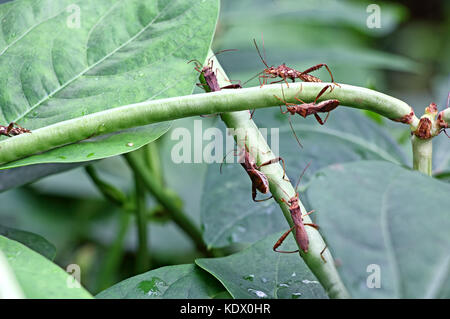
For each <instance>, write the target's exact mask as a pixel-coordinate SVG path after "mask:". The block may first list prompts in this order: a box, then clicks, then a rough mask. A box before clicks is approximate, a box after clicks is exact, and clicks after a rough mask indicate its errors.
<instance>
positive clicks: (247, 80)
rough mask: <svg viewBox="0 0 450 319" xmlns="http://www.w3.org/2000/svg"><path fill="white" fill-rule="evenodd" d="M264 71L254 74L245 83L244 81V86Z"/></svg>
mask: <svg viewBox="0 0 450 319" xmlns="http://www.w3.org/2000/svg"><path fill="white" fill-rule="evenodd" d="M263 73H264V71H261V72H259V73H257V74H255V75H254V76H252V77H251V78H250V79H248V80H247V81H245V82H244V83H242V86H244V85H246V84H247V83H248V82H250V81H251V80H253V79H254V78H256V77H257V76H258V75H260V74H263Z"/></svg>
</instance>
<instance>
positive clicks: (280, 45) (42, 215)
mask: <svg viewBox="0 0 450 319" xmlns="http://www.w3.org/2000/svg"><path fill="white" fill-rule="evenodd" d="M370 3H371V2H370V1H369V2H365V1H344V0H340V1H333V0H320V1H313V0H302V1H296V0H258V1H256V0H247V1H238V0H224V1H222V6H221V14H220V20H219V22H218V25H217V30H216V36H215V39H214V43H213V50H214V51H218V50H222V49H237V50H238V51H237V52H227V53H224V54H222V55H220V56H219V60H220V61H221V63H222V66H223V67H224V69H225V70H226V71H227V74H228V76H229V77H230V78H231V79H240V80H241V81H242V82H245V81H246V80H247V79H249V78H251V77H252V76H254V75H256V74H257V73H258V72H260V71H261V70H262V69H263V67H264V65H263V64H262V62H261V61H260V59H259V57H258V55H257V52H256V50H255V48H254V45H253V38H255V39H256V40H257V41H258V43H260V44H261V43H262V41H261V36H263V38H264V48H265V52H266V57H267V63H268V64H269V65H279V64H281V63H283V62H285V63H287V64H288V65H289V66H291V67H293V68H295V69H298V70H304V69H306V68H308V67H310V66H312V65H315V64H318V63H327V64H328V65H329V66H330V68H331V70H332V72H333V75H334V77H335V79H336V81H337V82H342V83H347V84H352V85H358V86H364V87H369V88H373V89H376V90H378V91H381V92H383V93H386V94H389V95H392V96H395V97H398V98H400V99H402V100H404V101H406V102H407V103H409V104H410V105H411V106H413V107H414V109H415V111H416V113H417V114H418V115H421V114H422V113H423V110H424V108H425V107H426V106H428V104H429V103H430V102H435V103H437V104H438V107H439V109H440V110H441V109H443V108H444V107H445V105H446V102H447V94H448V91H449V88H450V59H449V58H448V52H450V41H449V40H450V2H449V1H427V2H419V1H417V2H411V1H407V0H404V1H397V2H386V3H384V2H377V4H378V5H380V8H381V28H374V29H370V28H368V27H367V25H366V19H367V17H368V16H369V15H370V13H367V12H366V8H367V6H368V5H369V4H370ZM260 47H261V46H260ZM314 75H317V76H319V77H320V78H322V79H323V80H324V81H328V79H329V75H328V73H327V72H326V70H320V71H317V72H316V73H314ZM254 85H259V84H258V79H257V78H255V79H254V80H252V81H251V82H249V83H247V84H246V86H254ZM195 92H200V90H197V89H196V90H195ZM355 112H359V111H355ZM260 114H261V113H260ZM366 115H367V116H368V117H369V118H370V119H371V120H373V121H374V123H376V124H377V125H379V126H380V127H382V128H383V129H386V130H387V131H388V132H389V133H390V134H392V136H393V138H394V139H396V140H397V141H398V142H399V143H400V144H401V145H402V146H403V148H404V151H405V153H406V154H410V144H409V139H408V138H409V132H408V130H407V129H405V127H404V126H401V125H399V124H397V123H394V122H390V121H387V120H385V119H382V118H380V117H378V116H376V115H374V114H366ZM258 116H261V115H258V112H257V113H256V119H258ZM332 116H333V114H332ZM195 119H198V118H195ZM213 125H215V119H212V118H205V119H203V127H204V128H206V127H208V126H213ZM192 126H193V121H192V118H191V119H184V120H179V121H177V122H175V123H174V126H173V128H176V127H187V128H189V129H192ZM170 136H171V132H169V133H168V134H166V135H165V136H163V137H162V138H161V139H160V140H158V141H157V142H156V143H157V145H158V147H159V149H160V159H161V161H162V166H163V176H164V180H165V183H166V185H167V186H168V187H170V188H171V189H173V190H174V191H175V192H177V193H178V194H179V196H180V197H181V198H182V199H183V204H184V210H185V211H186V212H188V213H189V215H190V216H191V217H192V218H193V219H194V220H195V221H196V222H197V224H198V225H199V227H200V210H201V198H202V190H203V183H204V176H205V174H206V170H207V164H179V165H176V164H174V163H172V162H171V161H170V151H171V146H172V145H173V144H174V142H173V141H171V139H170ZM446 139H447V137H446V136H445V135H442V134H441V136H438V137H437V138H436V140H435V143H434V145H435V153H434V158H433V160H434V165H435V166H434V167H447V166H448V165H449V164H448V163H449V161H450V159H449V147H450V146H449V144H448V141H447V140H446ZM282 152H283V150H282V149H281V153H282ZM94 165H95V168H96V169H97V170H98V172H99V174H100V175H101V177H102V178H103V179H105V180H107V181H109V182H110V183H112V184H114V185H116V186H117V187H119V188H120V189H122V190H123V191H124V192H127V193H131V192H132V189H133V179H132V174H131V172H130V171H129V169H128V167H127V165H126V164H125V163H124V160H123V159H122V158H121V157H115V158H110V159H106V160H102V161H99V162H96V163H95V164H94ZM1 174H2V175H0V177H1V181H2V184H3V185H1V186H2V187H3V188H4V187H5V184H7V178H6V177H5V176H6V175H5V172H2V173H1ZM6 186H7V185H6ZM248 196H249V197H250V192H249V194H248ZM147 200H148V204H149V207H155V206H156V205H155V203H154V201H153V199H152V198H151V197H148V199H147ZM0 202H1V206H0V220H1V224H2V225H4V226H8V227H13V228H18V229H21V230H27V231H31V232H34V233H37V234H40V235H42V236H43V237H45V238H46V239H48V240H49V241H50V242H51V243H53V244H54V245H55V246H56V248H57V254H56V258H55V261H56V262H57V263H58V264H59V265H60V266H61V267H63V268H65V267H66V266H67V265H69V264H73V263H76V264H79V265H80V266H81V269H82V274H81V279H82V283H83V284H84V286H85V287H86V288H87V289H88V290H90V291H91V292H92V293H94V294H95V293H97V292H99V291H100V290H102V289H104V288H106V287H108V286H110V285H111V284H113V283H116V282H118V281H120V280H122V279H125V278H128V277H130V276H132V275H135V274H136V267H135V256H136V250H137V231H136V227H135V222H134V216H133V215H132V214H128V213H126V214H124V213H123V212H122V211H121V210H120V209H118V208H117V207H116V206H114V205H112V204H111V203H109V202H107V201H106V200H105V199H104V198H103V197H102V196H101V194H100V193H99V192H98V191H97V189H96V188H95V187H94V185H93V184H92V182H91V181H90V179H89V177H88V176H87V175H86V173H85V171H84V169H83V168H82V167H81V168H76V169H73V170H69V171H67V172H65V173H61V174H57V175H52V176H49V177H46V178H43V179H41V180H39V181H37V182H34V183H31V184H28V185H25V186H22V187H20V188H16V189H13V190H8V191H5V192H3V193H1V194H0ZM280 215H281V214H280ZM148 233H149V243H148V245H149V249H150V256H151V268H158V267H161V266H164V265H172V264H180V263H189V262H192V261H193V259H194V258H195V257H198V256H200V254H199V253H198V252H197V251H196V249H195V247H194V245H193V244H192V242H191V241H190V239H189V238H188V237H187V236H186V235H185V234H184V233H183V232H182V231H180V230H179V229H178V228H177V226H175V225H174V224H173V223H172V222H171V221H170V220H169V219H168V218H166V217H164V214H162V216H161V215H160V214H152V215H151V216H150V217H149V224H148ZM108 261H109V262H108ZM105 269H108V270H107V271H106V270H105Z"/></svg>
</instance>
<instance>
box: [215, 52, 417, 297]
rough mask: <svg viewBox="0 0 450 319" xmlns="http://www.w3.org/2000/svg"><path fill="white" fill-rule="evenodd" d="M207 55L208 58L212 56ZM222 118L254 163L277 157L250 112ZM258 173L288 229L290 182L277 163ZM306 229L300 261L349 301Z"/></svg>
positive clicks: (335, 294)
mask: <svg viewBox="0 0 450 319" xmlns="http://www.w3.org/2000/svg"><path fill="white" fill-rule="evenodd" d="M209 55H211V52H210V54H209ZM214 66H215V67H216V68H219V69H221V71H222V72H218V75H217V77H218V80H219V83H220V84H221V86H223V85H226V84H227V83H229V82H227V79H225V78H223V76H225V71H224V70H223V69H222V68H221V66H220V64H219V62H218V61H217V59H215V57H214ZM290 86H291V85H290ZM209 94H211V93H209ZM302 97H303V96H302ZM311 98H313V96H311ZM246 106H247V107H248V109H251V108H252V106H251V105H246ZM408 112H409V111H408ZM221 118H222V120H223V121H224V122H225V124H226V126H227V127H228V128H233V129H235V130H236V129H241V130H243V131H244V132H245V136H237V138H236V143H237V144H240V146H241V147H243V146H244V141H248V145H249V152H250V153H251V154H252V155H253V157H254V158H255V159H257V161H258V163H259V164H261V163H263V162H265V161H267V160H270V159H273V158H275V157H276V156H275V154H273V153H272V150H271V149H270V148H269V146H268V145H267V143H266V141H265V139H264V137H263V136H262V135H261V133H260V131H259V130H258V127H257V126H256V124H255V123H254V122H253V120H252V119H251V118H250V116H249V111H241V112H233V113H222V114H221ZM261 171H262V172H263V173H264V174H265V175H266V176H267V177H268V179H269V184H270V191H271V193H272V195H273V197H274V199H275V200H276V201H277V203H278V204H279V205H280V208H281V210H282V212H283V214H284V217H285V218H286V220H287V222H288V223H289V226H290V227H292V226H293V221H292V218H291V215H290V212H289V209H288V207H287V205H286V204H285V202H282V200H284V201H286V202H287V201H288V200H289V198H291V197H293V196H295V190H294V188H293V187H292V184H291V183H290V181H287V180H285V179H284V178H283V175H284V170H283V167H282V166H281V165H280V164H279V163H277V164H272V165H267V166H263V167H261ZM299 205H300V207H301V211H302V212H303V213H305V212H306V210H305V207H304V206H303V204H302V203H301V201H300V200H299ZM303 219H304V221H305V223H311V222H312V221H311V219H310V218H309V216H305V217H304V218H303ZM306 229H307V233H308V238H309V239H310V245H309V251H308V253H304V252H303V251H301V249H300V255H301V257H302V258H303V260H304V261H305V263H306V264H307V265H308V267H309V268H310V269H311V271H312V272H313V273H314V274H315V275H316V277H317V278H318V280H319V281H320V283H321V284H322V286H323V287H324V288H325V290H326V291H327V293H328V295H329V296H330V297H331V298H348V297H349V294H348V292H347V290H346V288H345V286H344V284H343V283H342V281H341V279H340V277H339V274H338V272H337V270H336V267H335V265H334V259H333V256H332V255H331V253H330V251H329V250H328V249H327V250H325V252H324V254H323V256H324V258H325V259H326V260H327V261H328V262H327V263H324V262H323V260H322V258H321V256H320V253H321V251H322V249H323V248H324V247H325V242H324V240H323V239H322V237H321V235H320V233H319V232H318V231H317V230H316V229H315V228H312V227H306ZM299 248H300V247H299Z"/></svg>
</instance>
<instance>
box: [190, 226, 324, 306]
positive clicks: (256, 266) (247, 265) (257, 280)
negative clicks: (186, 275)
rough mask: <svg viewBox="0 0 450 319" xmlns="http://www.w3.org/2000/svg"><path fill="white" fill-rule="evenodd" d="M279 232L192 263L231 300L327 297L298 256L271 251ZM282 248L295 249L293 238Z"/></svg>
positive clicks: (289, 237)
mask: <svg viewBox="0 0 450 319" xmlns="http://www.w3.org/2000/svg"><path fill="white" fill-rule="evenodd" d="M281 234H282V233H277V234H273V235H271V236H268V237H267V238H266V239H264V240H262V241H259V242H257V243H256V244H253V245H252V246H250V247H249V248H247V249H244V250H243V251H241V252H238V253H236V254H233V255H231V256H227V257H222V258H202V259H197V260H196V261H195V263H196V264H197V265H198V266H200V267H201V268H203V269H205V270H206V271H208V272H209V273H211V274H212V275H213V276H215V277H216V278H217V279H219V280H220V282H221V283H222V284H223V285H224V286H225V288H226V289H227V290H228V291H229V292H230V294H231V295H232V296H233V298H236V299H239V298H255V299H257V298H280V299H298V298H302V299H309V298H327V295H326V293H325V291H324V289H323V288H322V286H321V285H320V283H319V282H318V281H317V279H316V277H315V276H314V275H313V273H312V272H311V271H310V270H309V268H308V267H307V266H306V264H305V263H304V262H303V260H302V259H300V258H299V256H298V254H282V253H277V252H274V251H273V250H272V246H273V244H274V243H275V242H276V241H277V239H278V238H279V237H280V236H281ZM283 249H286V250H295V249H297V246H296V244H295V242H294V239H293V237H292V235H289V236H288V237H287V238H286V240H285V242H284V243H283Z"/></svg>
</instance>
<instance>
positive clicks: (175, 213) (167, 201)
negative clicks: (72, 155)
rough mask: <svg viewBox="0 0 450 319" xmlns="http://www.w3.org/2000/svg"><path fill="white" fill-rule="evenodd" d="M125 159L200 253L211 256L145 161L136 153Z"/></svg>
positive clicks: (199, 235)
mask: <svg viewBox="0 0 450 319" xmlns="http://www.w3.org/2000/svg"><path fill="white" fill-rule="evenodd" d="M124 157H125V159H126V161H127V162H128V165H129V166H130V167H131V169H132V170H133V172H134V173H135V174H136V175H137V176H138V177H139V178H140V179H141V180H142V182H143V184H144V186H145V187H146V188H147V190H148V191H149V192H150V193H151V194H152V195H153V196H154V197H155V199H156V200H157V201H158V202H159V203H160V204H161V205H162V206H163V207H164V208H165V209H166V210H167V212H168V214H169V215H170V217H171V219H172V220H173V221H174V222H175V224H177V225H178V227H180V228H181V229H182V230H183V231H184V232H185V233H186V234H187V235H188V236H189V237H190V238H191V239H192V241H193V242H194V244H195V245H196V247H197V249H198V250H199V251H200V252H202V253H203V254H205V255H206V256H210V253H209V252H208V250H207V248H206V246H205V244H204V242H203V238H202V234H201V232H200V229H199V228H198V227H197V225H195V223H194V222H193V221H192V220H191V219H190V218H189V217H188V216H187V215H186V214H185V213H184V212H183V210H182V209H181V208H180V207H179V206H178V205H177V201H176V200H174V198H173V195H172V194H169V193H168V192H167V191H165V189H164V188H163V187H162V186H161V185H160V184H159V183H158V181H157V180H156V179H155V178H154V177H153V175H152V174H151V173H150V171H149V170H147V169H146V166H145V164H144V161H143V160H141V159H140V158H139V157H137V156H136V154H134V152H132V153H128V154H125V155H124Z"/></svg>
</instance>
